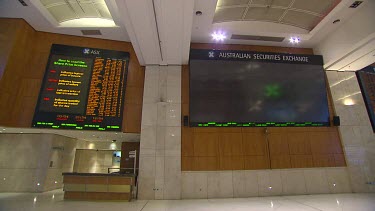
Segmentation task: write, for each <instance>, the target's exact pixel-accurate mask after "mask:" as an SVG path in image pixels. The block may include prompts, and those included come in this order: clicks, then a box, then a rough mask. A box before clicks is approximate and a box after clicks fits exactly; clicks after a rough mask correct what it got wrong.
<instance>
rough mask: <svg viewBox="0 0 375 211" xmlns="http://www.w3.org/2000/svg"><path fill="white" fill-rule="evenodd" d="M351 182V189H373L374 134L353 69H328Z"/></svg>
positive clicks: (365, 190) (357, 190)
mask: <svg viewBox="0 0 375 211" xmlns="http://www.w3.org/2000/svg"><path fill="white" fill-rule="evenodd" d="M327 78H328V82H329V86H330V88H331V93H332V99H333V104H334V107H335V110H336V114H337V115H338V116H340V120H341V125H340V127H339V130H340V134H341V139H342V145H343V149H344V151H345V158H346V162H347V166H348V172H349V176H350V182H351V186H352V190H353V191H354V192H375V187H374V185H370V184H368V183H369V182H374V181H375V136H374V133H373V131H372V128H371V122H370V119H369V117H368V114H367V110H366V106H365V103H364V101H363V97H362V93H361V90H360V88H359V85H358V81H357V77H356V75H355V73H354V72H336V71H327Z"/></svg>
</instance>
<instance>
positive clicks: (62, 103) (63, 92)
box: [32, 44, 129, 131]
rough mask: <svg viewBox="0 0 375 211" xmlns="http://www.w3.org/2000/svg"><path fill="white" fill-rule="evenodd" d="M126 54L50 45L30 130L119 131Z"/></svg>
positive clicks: (123, 96) (122, 104)
mask: <svg viewBox="0 0 375 211" xmlns="http://www.w3.org/2000/svg"><path fill="white" fill-rule="evenodd" d="M128 64H129V53H128V52H121V51H113V50H103V49H94V48H85V47H76V46H66V45H57V44H53V45H52V47H51V52H50V56H49V59H48V63H47V67H46V71H45V74H44V79H43V83H42V87H41V90H40V93H39V98H38V103H37V106H36V109H35V113H34V118H33V122H32V127H38V128H54V129H77V130H100V131H120V130H121V125H122V119H123V110H124V109H123V108H124V99H125V87H126V78H127V69H128Z"/></svg>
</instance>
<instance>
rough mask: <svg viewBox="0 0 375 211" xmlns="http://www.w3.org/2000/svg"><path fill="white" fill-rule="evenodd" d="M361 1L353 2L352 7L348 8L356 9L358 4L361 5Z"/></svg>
mask: <svg viewBox="0 0 375 211" xmlns="http://www.w3.org/2000/svg"><path fill="white" fill-rule="evenodd" d="M362 2H363V1H355V2H354V3H353V4H352V5H350V6H349V7H350V8H357V7H358V6H359V5H360V4H362Z"/></svg>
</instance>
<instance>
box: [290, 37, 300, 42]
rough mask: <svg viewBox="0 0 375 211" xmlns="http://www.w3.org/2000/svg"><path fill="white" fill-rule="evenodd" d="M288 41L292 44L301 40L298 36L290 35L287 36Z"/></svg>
mask: <svg viewBox="0 0 375 211" xmlns="http://www.w3.org/2000/svg"><path fill="white" fill-rule="evenodd" d="M289 42H290V43H292V44H298V43H300V42H301V39H300V38H298V37H291V38H289Z"/></svg>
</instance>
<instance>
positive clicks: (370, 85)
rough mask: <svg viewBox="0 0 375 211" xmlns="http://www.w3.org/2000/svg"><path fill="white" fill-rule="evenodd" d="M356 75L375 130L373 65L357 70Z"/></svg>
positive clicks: (374, 72) (374, 130) (374, 69)
mask: <svg viewBox="0 0 375 211" xmlns="http://www.w3.org/2000/svg"><path fill="white" fill-rule="evenodd" d="M356 75H357V79H358V83H359V87H360V88H361V92H362V96H363V100H364V101H365V104H366V109H367V113H368V116H369V118H370V121H371V125H372V130H373V132H375V67H373V66H368V67H365V68H363V69H362V70H359V71H357V72H356Z"/></svg>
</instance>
